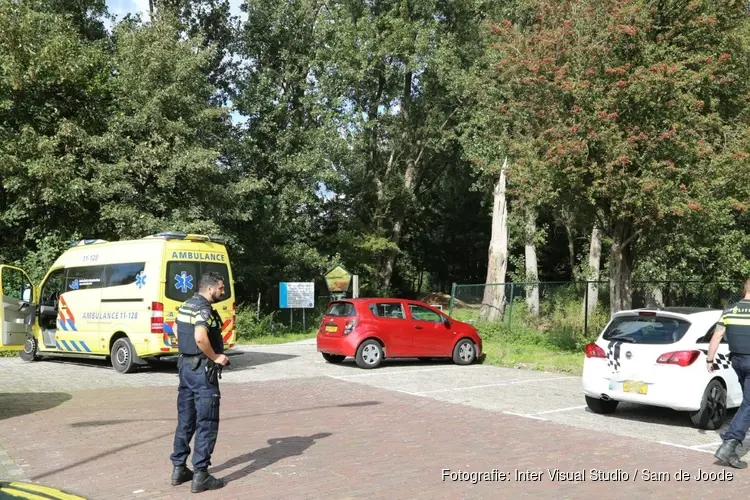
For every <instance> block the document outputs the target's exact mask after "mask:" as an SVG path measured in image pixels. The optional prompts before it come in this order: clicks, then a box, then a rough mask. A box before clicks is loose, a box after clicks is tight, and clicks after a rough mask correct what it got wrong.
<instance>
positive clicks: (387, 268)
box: [380, 161, 415, 290]
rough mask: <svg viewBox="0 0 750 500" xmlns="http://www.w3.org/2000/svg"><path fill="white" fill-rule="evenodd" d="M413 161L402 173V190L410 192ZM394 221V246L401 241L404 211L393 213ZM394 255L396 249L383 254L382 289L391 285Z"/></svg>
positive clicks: (412, 181)
mask: <svg viewBox="0 0 750 500" xmlns="http://www.w3.org/2000/svg"><path fill="white" fill-rule="evenodd" d="M414 164H415V162H413V161H409V162H407V164H406V172H405V173H404V190H405V192H407V193H409V194H411V192H412V186H413V184H414V170H415V167H414ZM395 219H396V220H395V221H394V223H393V233H392V234H391V241H392V242H393V244H394V245H396V247H398V245H399V243H401V236H402V234H403V231H404V221H405V219H406V211H405V210H401V211H399V212H398V213H397V214H396V215H395ZM396 257H398V249H394V250H390V251H388V253H386V255H385V261H384V263H383V268H382V271H381V275H380V277H381V282H382V285H383V289H384V290H388V288H389V287H390V286H391V278H393V268H394V266H395V264H396Z"/></svg>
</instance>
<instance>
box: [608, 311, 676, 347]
mask: <svg viewBox="0 0 750 500" xmlns="http://www.w3.org/2000/svg"><path fill="white" fill-rule="evenodd" d="M688 328H690V323H689V322H688V321H685V320H682V319H677V318H671V317H667V316H659V315H652V316H635V315H634V316H623V317H619V318H615V319H614V320H613V321H612V322H611V323H610V325H609V326H608V327H607V329H606V330H605V331H604V334H603V335H602V338H603V339H604V340H621V341H624V342H632V343H634V344H673V343H675V342H677V341H679V340H680V339H682V337H683V336H684V335H685V332H687V331H688Z"/></svg>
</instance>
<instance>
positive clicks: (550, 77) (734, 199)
mask: <svg viewBox="0 0 750 500" xmlns="http://www.w3.org/2000/svg"><path fill="white" fill-rule="evenodd" d="M152 4H153V11H152V12H151V15H150V16H149V19H148V20H145V21H144V20H142V19H141V18H139V17H137V16H131V17H128V18H125V19H122V20H117V21H116V22H114V23H112V22H111V20H110V21H108V20H107V11H106V6H105V3H104V0H84V1H75V2H73V1H60V0H54V1H53V0H22V1H15V0H0V25H2V26H3V29H2V30H0V261H2V262H6V263H15V264H18V265H21V266H22V267H24V268H25V269H27V270H28V271H29V272H30V274H31V275H32V277H33V278H34V279H36V280H38V279H40V278H41V277H42V275H43V273H44V272H45V271H46V269H47V268H48V266H49V265H50V264H51V262H52V261H53V260H54V259H55V258H56V257H57V256H58V255H59V253H60V252H61V251H63V250H64V249H65V248H66V247H67V245H68V244H69V242H71V241H75V240H79V239H83V238H103V239H107V240H116V239H121V238H137V237H140V236H144V235H147V234H151V233H154V232H159V231H186V232H197V233H210V234H222V235H223V236H225V237H226V238H227V239H228V241H229V245H230V251H231V253H232V258H233V263H234V268H235V275H236V279H237V282H238V292H239V295H240V299H241V301H243V302H244V301H246V302H248V303H250V304H252V305H254V304H255V303H256V301H257V300H258V295H259V294H260V296H261V299H262V300H261V302H262V305H263V306H266V307H271V308H273V307H274V300H275V292H274V287H275V286H276V285H277V283H278V282H279V281H296V280H317V281H318V282H319V283H320V285H319V287H318V291H319V294H320V295H324V294H325V291H324V288H323V287H322V283H321V281H320V280H321V277H322V275H323V273H324V272H325V271H326V270H327V269H329V268H330V267H332V266H333V265H335V264H343V265H344V267H346V268H347V269H348V270H349V271H350V272H353V273H357V274H359V275H360V277H361V278H360V279H361V289H362V293H363V294H386V293H391V294H398V295H403V296H414V295H422V294H424V293H427V292H429V291H442V292H448V291H449V290H450V284H451V283H452V282H459V283H466V282H470V283H480V282H483V281H484V279H485V276H486V271H487V253H488V245H489V240H490V235H491V222H492V221H491V217H492V195H493V194H492V187H493V185H494V184H495V182H496V177H497V172H498V167H499V165H500V164H501V163H502V162H503V161H504V160H507V161H508V165H509V167H508V196H509V200H510V203H509V207H510V208H509V227H510V233H509V238H510V243H509V254H510V255H509V268H508V270H509V275H508V279H515V280H523V279H524V277H525V272H526V271H525V270H524V247H525V246H526V247H527V248H528V247H529V245H531V244H533V245H535V246H536V250H537V252H538V262H539V264H538V277H539V279H541V280H568V279H576V278H580V277H585V276H586V272H587V270H586V265H587V262H588V250H589V237H590V235H591V232H592V228H593V227H594V226H597V227H599V228H601V230H602V234H603V236H604V240H603V249H604V253H603V255H602V257H603V258H604V259H603V264H602V272H603V276H604V277H613V284H614V286H615V288H617V289H618V290H624V291H625V292H627V290H628V287H629V282H630V280H631V279H633V278H641V279H653V280H658V279H672V280H677V279H700V280H715V279H729V278H731V279H736V278H739V277H741V276H743V275H744V274H746V273H750V257H749V256H750V252H749V251H750V231H748V229H749V228H750V218H749V217H748V210H747V209H748V202H747V200H748V194H750V193H748V190H750V184H749V183H747V182H745V179H747V178H748V170H750V162H748V153H747V151H748V146H749V145H750V137H749V136H748V132H750V128H749V127H748V125H750V123H748V111H749V108H748V102H749V101H748V97H749V95H748V89H749V87H748V86H749V85H750V83H749V82H750V78H748V77H749V76H750V63H749V62H748V59H749V58H748V54H749V52H748V47H747V42H748V41H750V39H749V38H748V32H747V28H748V26H749V25H748V17H747V14H746V10H745V6H744V3H743V2H740V1H735V0H710V1H709V0H659V1H656V0H620V1H613V0H562V1H551V0H548V1H544V0H518V1H507V2H483V1H481V0H454V1H451V2H441V1H437V0H375V1H372V2H361V1H356V0H330V1H327V2H321V1H319V0H297V1H294V2H292V1H283V0H282V1H275V0H274V1H272V0H248V1H247V2H245V3H244V4H243V7H242V9H243V12H244V15H243V16H242V19H237V18H233V17H232V16H230V10H229V4H228V1H227V0H155V1H153V2H152ZM529 228H532V229H531V232H529ZM626 295H627V293H626ZM616 298H617V299H618V300H619V299H620V298H621V297H620V295H618V296H617V297H616ZM622 300H623V302H622V304H626V303H627V298H626V297H625V298H624V299H622Z"/></svg>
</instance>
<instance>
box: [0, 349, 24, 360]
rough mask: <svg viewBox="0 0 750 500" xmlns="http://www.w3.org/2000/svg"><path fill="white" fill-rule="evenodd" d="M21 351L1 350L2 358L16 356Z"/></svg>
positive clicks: (0, 356)
mask: <svg viewBox="0 0 750 500" xmlns="http://www.w3.org/2000/svg"><path fill="white" fill-rule="evenodd" d="M19 352H21V351H0V358H15V357H17V356H18V353H19Z"/></svg>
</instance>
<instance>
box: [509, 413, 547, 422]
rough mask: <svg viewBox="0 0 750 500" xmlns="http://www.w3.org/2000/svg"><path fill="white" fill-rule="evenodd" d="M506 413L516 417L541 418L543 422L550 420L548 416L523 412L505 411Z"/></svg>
mask: <svg viewBox="0 0 750 500" xmlns="http://www.w3.org/2000/svg"><path fill="white" fill-rule="evenodd" d="M503 413H505V414H506V415H513V416H515V417H523V418H531V419H533V420H541V421H542V422H548V420H547V419H546V418H542V417H535V416H534V415H524V414H523V413H514V412H512V411H504V412H503Z"/></svg>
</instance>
